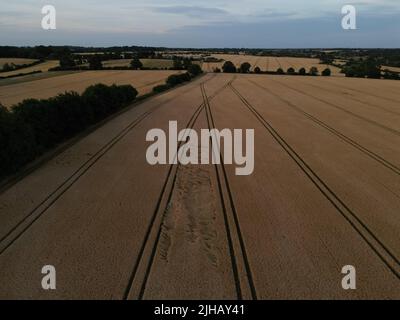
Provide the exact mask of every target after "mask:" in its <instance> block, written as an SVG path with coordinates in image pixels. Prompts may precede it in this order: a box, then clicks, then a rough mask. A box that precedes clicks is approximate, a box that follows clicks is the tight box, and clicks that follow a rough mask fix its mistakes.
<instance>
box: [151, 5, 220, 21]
mask: <svg viewBox="0 0 400 320" xmlns="http://www.w3.org/2000/svg"><path fill="white" fill-rule="evenodd" d="M152 10H153V11H155V12H158V13H167V14H176V15H186V16H189V17H196V18H208V17H210V16H215V15H218V16H220V15H226V14H228V12H227V11H226V10H223V9H219V8H207V7H197V6H169V7H153V8H152Z"/></svg>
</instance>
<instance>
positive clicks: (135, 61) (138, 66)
mask: <svg viewBox="0 0 400 320" xmlns="http://www.w3.org/2000/svg"><path fill="white" fill-rule="evenodd" d="M131 68H132V69H134V70H138V69H141V68H143V63H142V62H141V61H140V60H139V58H138V57H134V58H133V60H132V61H131Z"/></svg>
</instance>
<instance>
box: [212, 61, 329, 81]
mask: <svg viewBox="0 0 400 320" xmlns="http://www.w3.org/2000/svg"><path fill="white" fill-rule="evenodd" d="M221 71H222V72H224V73H250V72H251V64H250V63H248V62H244V63H242V64H241V65H240V67H238V68H237V67H236V66H235V64H234V63H233V62H232V61H226V62H225V63H224V64H223V66H222V70H221V69H219V68H216V69H215V70H214V72H221ZM252 73H256V74H261V73H264V74H279V75H284V74H286V75H300V76H307V75H309V76H318V75H319V71H318V68H317V67H311V68H310V69H309V71H308V72H307V70H306V69H305V68H300V69H299V70H298V71H297V72H296V70H295V69H294V68H293V67H290V68H288V69H287V70H286V72H285V71H284V70H283V69H282V68H278V69H277V70H276V71H262V70H261V68H260V67H255V68H254V70H253V71H252ZM331 74H332V72H331V69H329V68H325V69H324V70H323V71H322V72H321V75H322V76H325V77H329V76H331Z"/></svg>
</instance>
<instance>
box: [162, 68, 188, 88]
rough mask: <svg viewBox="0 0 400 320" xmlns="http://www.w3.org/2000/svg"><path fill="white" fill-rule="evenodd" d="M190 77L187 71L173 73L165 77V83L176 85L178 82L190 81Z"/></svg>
mask: <svg viewBox="0 0 400 320" xmlns="http://www.w3.org/2000/svg"><path fill="white" fill-rule="evenodd" d="M191 78H192V77H191V76H190V74H189V73H188V72H185V73H182V74H173V75H170V76H169V77H168V78H167V85H169V86H171V87H174V86H177V85H178V84H181V83H184V82H187V81H190V80H191Z"/></svg>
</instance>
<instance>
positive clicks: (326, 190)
mask: <svg viewBox="0 0 400 320" xmlns="http://www.w3.org/2000/svg"><path fill="white" fill-rule="evenodd" d="M285 61H286V60H281V61H279V62H280V63H281V64H284V63H286V62H285ZM261 62H266V61H259V63H261ZM274 63H277V64H278V62H276V61H275V62H274ZM291 63H292V64H293V62H291ZM168 74H169V73H168V72H147V71H145V72H141V71H140V72H129V71H125V72H112V71H111V72H104V71H101V72H84V73H81V74H79V75H71V76H65V77H58V78H54V79H49V80H48V81H46V82H41V81H45V80H38V81H35V84H33V83H32V84H31V85H29V83H27V84H25V85H22V84H21V86H20V87H14V88H9V91H8V94H11V93H14V94H19V95H21V96H26V97H28V96H32V95H36V96H40V94H43V93H44V94H45V95H53V94H55V93H57V92H59V91H60V90H67V89H74V90H80V89H81V88H84V87H85V86H87V85H88V84H90V83H93V82H97V81H99V80H102V79H103V80H107V82H108V83H111V82H119V83H132V84H133V85H135V86H138V85H139V84H140V83H142V84H143V85H145V83H146V82H147V81H156V80H157V78H158V77H160V78H161V77H165V76H166V75H168ZM144 79H147V80H144ZM52 84H53V85H55V87H53V88H52V87H49V86H51V85H52ZM0 90H1V88H0ZM24 90H25V91H24ZM39 91H42V92H39ZM0 92H1V93H2V94H4V91H0ZM399 104H400V82H399V81H391V80H387V81H386V80H370V79H355V78H341V77H340V78H339V77H290V76H274V75H254V74H248V75H244V74H235V75H229V74H207V75H205V76H203V77H202V78H200V79H197V80H195V81H192V82H190V83H188V84H186V85H184V86H181V87H179V88H176V89H174V90H170V91H168V92H166V93H164V94H161V95H158V96H156V97H153V98H151V99H148V100H145V101H144V102H142V103H140V104H138V105H137V106H135V108H130V109H128V110H127V111H126V112H125V113H122V114H119V115H118V116H116V117H115V118H113V119H111V120H110V121H109V122H107V123H106V124H104V125H102V126H101V127H99V128H98V129H96V130H95V131H93V132H91V133H90V134H88V135H87V136H85V137H84V138H82V139H81V140H79V141H78V142H77V143H75V144H73V145H71V146H69V147H68V148H67V149H66V150H64V151H62V152H61V153H60V154H57V155H56V156H55V157H54V158H52V159H51V160H49V161H48V162H46V163H45V164H43V165H42V166H41V167H40V168H39V169H37V170H36V171H34V172H33V173H31V174H29V175H28V176H26V177H25V178H23V179H21V180H20V181H18V182H17V183H16V184H14V185H13V186H12V187H10V188H8V189H6V190H5V191H4V192H2V193H0V208H1V218H2V223H1V224H0V238H2V240H1V241H0V252H2V253H4V254H3V255H2V256H1V257H0V271H1V272H0V283H1V288H0V298H19V299H22V298H32V297H33V298H37V299H41V298H42V299H43V298H46V297H48V293H47V292H46V291H44V290H38V289H37V285H36V283H37V281H36V280H37V278H38V276H37V275H36V274H35V273H34V272H33V271H32V270H36V269H37V263H38V262H37V261H38V260H39V261H56V262H58V261H62V262H63V263H62V264H61V263H60V264H58V265H57V266H58V269H57V271H58V272H59V273H60V274H62V285H63V287H62V290H60V291H58V290H56V291H54V292H52V293H51V294H52V295H51V298H53V299H57V298H59V299H107V298H108V297H109V296H110V295H112V296H113V298H115V299H122V298H123V297H125V298H126V299H134V300H137V299H228V300H233V299H237V297H238V295H240V297H242V298H243V299H255V298H257V299H400V282H399V280H398V274H399V271H400V269H399V268H400V267H399V263H398V261H397V260H396V259H394V258H393V257H399V256H400V238H399V237H398V231H399V230H400V218H399V210H400V196H399V195H400V183H399V181H400V180H399V176H400V152H399V145H400V110H399ZM169 121H177V123H178V128H179V130H181V129H184V128H187V127H190V128H192V129H193V130H194V131H195V132H196V133H198V134H200V131H201V129H211V128H217V129H219V130H222V129H225V128H252V130H254V136H255V145H256V147H255V149H254V164H255V166H254V172H253V174H252V175H250V176H238V175H236V174H235V167H234V166H232V165H230V164H221V165H214V164H212V163H210V164H203V165H195V164H189V165H177V164H171V165H158V166H157V165H156V166H154V165H151V164H149V163H148V162H147V161H146V157H145V154H146V150H147V148H148V147H149V145H150V144H149V143H147V142H146V141H145V137H146V134H147V133H148V132H149V130H151V129H154V128H161V129H162V130H164V131H165V132H167V131H168V130H169V129H168V128H169ZM43 199H45V200H43ZM32 220H33V221H34V223H33V222H31V221H32ZM21 230H22V231H21ZM78 248H79V249H78ZM21 257H23V261H24V263H21ZM77 261H79V265H77V263H76V262H77ZM232 261H234V262H235V264H233V262H232ZM133 262H135V265H137V267H133ZM346 265H352V266H356V267H357V276H358V277H359V278H357V279H361V280H362V285H360V286H359V287H357V290H348V291H346V290H343V288H342V287H341V285H340V281H341V273H340V272H341V268H342V266H346ZM93 266H96V267H95V269H94V267H93ZM116 270H119V272H117V273H116ZM11 271H13V272H15V273H16V274H17V275H18V277H10V276H9V274H10V273H11ZM92 273H93V276H90V277H89V276H87V275H88V274H92ZM132 274H133V276H132ZM100 275H101V276H100ZM237 279H240V282H237ZM282 279H285V281H283V280H282ZM305 283H306V284H307V285H305Z"/></svg>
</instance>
